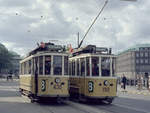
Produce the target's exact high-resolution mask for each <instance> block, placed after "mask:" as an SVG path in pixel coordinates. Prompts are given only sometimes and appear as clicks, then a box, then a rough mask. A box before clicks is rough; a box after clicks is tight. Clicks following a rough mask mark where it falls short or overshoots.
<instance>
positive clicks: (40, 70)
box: [39, 56, 43, 75]
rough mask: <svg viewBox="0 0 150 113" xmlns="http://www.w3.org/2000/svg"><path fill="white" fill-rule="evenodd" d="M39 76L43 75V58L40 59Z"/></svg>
mask: <svg viewBox="0 0 150 113" xmlns="http://www.w3.org/2000/svg"><path fill="white" fill-rule="evenodd" d="M39 74H40V75H43V56H40V57H39Z"/></svg>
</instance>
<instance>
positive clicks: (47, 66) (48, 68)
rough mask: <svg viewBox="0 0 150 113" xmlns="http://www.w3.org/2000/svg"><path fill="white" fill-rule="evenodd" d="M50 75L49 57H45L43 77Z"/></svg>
mask: <svg viewBox="0 0 150 113" xmlns="http://www.w3.org/2000/svg"><path fill="white" fill-rule="evenodd" d="M50 73H51V56H45V75H50Z"/></svg>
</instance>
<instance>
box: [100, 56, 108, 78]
mask: <svg viewBox="0 0 150 113" xmlns="http://www.w3.org/2000/svg"><path fill="white" fill-rule="evenodd" d="M101 68H102V75H101V76H110V58H109V57H102V60H101Z"/></svg>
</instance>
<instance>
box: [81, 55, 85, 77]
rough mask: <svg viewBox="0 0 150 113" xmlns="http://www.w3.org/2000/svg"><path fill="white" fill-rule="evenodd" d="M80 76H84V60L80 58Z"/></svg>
mask: <svg viewBox="0 0 150 113" xmlns="http://www.w3.org/2000/svg"><path fill="white" fill-rule="evenodd" d="M80 61H81V76H85V60H84V58H81V60H80Z"/></svg>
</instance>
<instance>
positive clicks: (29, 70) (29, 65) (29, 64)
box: [28, 60, 31, 74]
mask: <svg viewBox="0 0 150 113" xmlns="http://www.w3.org/2000/svg"><path fill="white" fill-rule="evenodd" d="M28 67H29V68H28V74H31V60H29V61H28Z"/></svg>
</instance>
